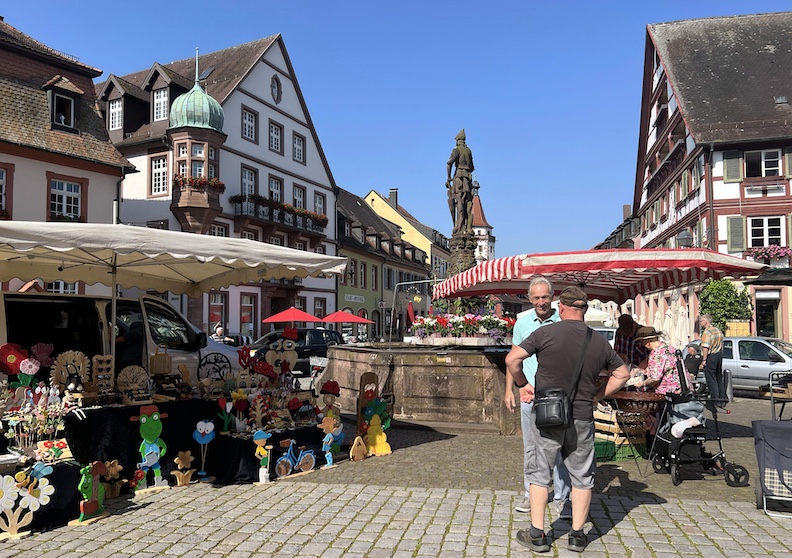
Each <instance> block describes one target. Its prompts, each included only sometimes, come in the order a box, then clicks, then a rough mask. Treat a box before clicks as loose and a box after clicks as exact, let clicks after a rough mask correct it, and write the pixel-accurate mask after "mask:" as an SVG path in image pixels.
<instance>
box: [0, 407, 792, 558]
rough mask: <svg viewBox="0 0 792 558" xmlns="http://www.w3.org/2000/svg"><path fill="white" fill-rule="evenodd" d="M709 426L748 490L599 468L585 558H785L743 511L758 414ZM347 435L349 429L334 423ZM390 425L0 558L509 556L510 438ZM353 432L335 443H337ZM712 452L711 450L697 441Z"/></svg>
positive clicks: (769, 525) (520, 518)
mask: <svg viewBox="0 0 792 558" xmlns="http://www.w3.org/2000/svg"><path fill="white" fill-rule="evenodd" d="M731 409H732V414H731V415H722V417H723V420H722V427H723V435H724V440H723V444H724V449H725V450H726V456H727V458H728V459H729V460H730V461H734V462H737V463H740V464H742V465H744V466H745V467H747V468H748V470H749V471H750V473H751V477H752V482H751V484H752V486H751V487H747V488H730V487H728V486H727V485H726V483H725V482H724V480H723V477H722V476H708V475H707V476H702V475H701V474H700V473H696V472H695V471H690V472H689V473H688V474H686V475H685V476H684V477H683V478H684V480H683V482H682V484H681V485H679V486H673V485H672V483H671V480H670V477H669V475H667V474H656V473H654V472H652V470H651V467H650V466H649V464H648V463H647V462H645V461H642V462H639V463H635V462H631V461H629V462H618V463H613V462H612V463H605V464H600V467H599V473H598V478H597V490H596V492H595V495H594V499H593V503H592V508H591V513H590V522H589V523H588V524H587V525H586V531H587V532H588V533H589V539H590V540H591V543H590V544H589V547H588V549H587V550H586V552H585V555H586V556H594V557H596V556H603V557H604V556H612V557H637V558H643V557H669V558H670V557H672V556H704V557H721V556H722V557H729V558H731V557H736V556H774V557H778V558H780V557H792V548H790V546H791V545H792V536H790V535H789V532H790V527H791V526H792V519H778V518H771V517H768V516H766V515H765V514H764V513H763V512H762V511H760V510H757V509H756V506H755V503H754V491H753V482H755V481H756V480H758V479H757V477H756V458H755V454H754V450H753V437H752V434H751V431H750V421H751V420H752V419H756V418H769V417H770V411H769V403H768V402H766V401H761V400H750V399H740V400H737V401H735V403H734V404H732V405H731ZM347 426H348V425H347ZM444 430H445V431H444V432H440V431H437V430H429V429H419V428H415V427H411V428H403V427H400V426H399V425H397V426H394V427H393V428H392V429H390V430H389V431H388V434H389V442H390V443H391V444H392V447H393V449H394V453H393V454H392V455H390V456H387V457H377V458H370V459H367V460H365V461H362V462H359V463H352V462H349V461H342V462H341V463H340V464H339V466H338V467H336V468H333V469H330V470H317V471H314V472H313V473H310V474H308V475H303V476H300V477H295V478H290V479H285V480H282V481H278V482H273V483H270V484H268V485H265V486H241V485H235V486H226V487H220V488H216V487H212V486H209V485H194V486H191V487H189V488H174V489H172V490H168V491H162V492H155V493H149V494H142V495H137V496H136V497H134V498H132V499H127V500H120V501H116V502H114V503H112V504H110V505H109V508H110V509H112V511H113V512H114V515H112V516H110V517H108V518H107V519H104V520H102V521H99V522H97V523H94V524H92V525H88V526H80V527H62V528H58V529H55V530H53V531H49V532H43V533H34V534H33V535H31V536H30V537H28V538H25V539H22V540H19V541H6V542H4V543H0V558H2V557H4V556H18V557H31V558H32V557H36V558H39V557H58V558H72V557H83V556H90V557H92V558H93V557H96V558H101V557H104V556H112V557H126V556H136V557H140V558H146V557H150V556H194V557H200V556H218V557H219V556H227V557H276V556H277V557H289V558H294V557H309V556H310V557H314V556H316V557H319V556H321V557H328V558H331V557H336V556H347V557H361V558H362V557H397V558H402V557H403V558H408V557H420V556H432V557H454V558H457V557H464V556H481V557H510V556H530V555H532V554H533V553H532V552H531V551H529V550H527V549H525V548H523V547H522V546H520V545H519V544H518V543H517V542H516V541H515V538H514V536H515V534H516V532H517V530H519V529H522V528H526V527H527V526H528V525H529V519H528V517H527V514H523V513H518V512H514V511H513V510H514V505H515V504H516V503H517V502H518V501H519V500H520V499H521V498H522V496H521V494H520V487H521V483H522V474H521V471H522V458H521V438H520V437H519V436H512V437H500V436H498V435H497V434H487V433H477V432H475V429H472V428H457V429H456V431H457V432H456V433H454V430H455V429H454V428H453V426H450V427H449V426H447V427H446V428H445V429H444ZM351 434H352V432H347V436H350V435H351ZM710 444H712V442H710ZM547 525H548V526H550V527H551V528H552V531H551V532H550V538H551V540H552V541H553V549H552V551H551V553H550V554H549V555H550V556H570V555H573V553H571V552H569V551H568V550H567V549H566V536H567V532H568V530H569V527H570V525H569V522H568V521H565V520H560V519H558V518H557V517H556V516H555V515H554V513H550V511H548V522H547Z"/></svg>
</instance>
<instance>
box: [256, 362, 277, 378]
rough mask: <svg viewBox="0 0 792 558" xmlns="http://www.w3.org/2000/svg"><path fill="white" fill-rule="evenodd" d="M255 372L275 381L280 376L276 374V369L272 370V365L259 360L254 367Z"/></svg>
mask: <svg viewBox="0 0 792 558" xmlns="http://www.w3.org/2000/svg"><path fill="white" fill-rule="evenodd" d="M253 372H255V373H256V374H261V375H263V376H267V377H268V378H270V379H272V380H275V379H276V378H277V377H278V375H277V374H275V369H274V368H272V365H271V364H270V363H269V362H267V361H266V360H259V361H258V362H256V364H254V365H253Z"/></svg>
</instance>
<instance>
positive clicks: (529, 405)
mask: <svg viewBox="0 0 792 558" xmlns="http://www.w3.org/2000/svg"><path fill="white" fill-rule="evenodd" d="M528 298H529V300H530V301H531V303H532V304H533V310H531V311H530V312H528V313H527V314H525V315H524V316H522V317H521V318H519V319H518V320H517V323H515V324H514V333H513V334H512V344H513V345H519V344H520V343H522V342H523V341H524V340H525V339H527V338H528V336H529V335H531V333H533V332H534V331H536V330H537V329H539V328H540V327H542V326H543V325H547V324H552V323H554V322H558V321H560V320H561V318H560V316H559V315H558V311H557V310H556V309H555V308H553V307H552V305H551V303H552V301H553V285H552V284H551V283H550V281H548V280H547V279H545V278H544V277H541V276H537V277H534V278H533V279H531V284H530V285H529V287H528ZM522 366H523V372H524V373H525V377H526V378H527V379H528V383H529V384H531V385H533V383H534V378H535V376H536V368H537V366H538V364H537V361H536V356H531V357H529V358H526V359H525V360H524V361H523V365H522ZM503 402H504V403H505V404H506V407H507V408H508V409H509V410H510V411H512V412H514V407H515V401H514V379H513V378H512V376H511V374H510V373H509V372H508V371H507V372H506V393H505V394H504V396H503ZM532 411H533V393H528V392H527V390H525V389H524V388H522V389H520V425H521V427H522V435H523V452H524V456H523V473H524V474H523V482H524V485H525V497H524V498H523V500H522V502H520V503H519V504H517V506H516V507H515V508H514V509H515V510H516V511H518V512H525V513H528V512H530V511H531V503H530V502H531V501H530V499H529V497H528V489H529V487H530V486H531V484H530V483H529V482H528V480H527V478H526V477H525V472H526V471H527V470H528V458H529V452H530V450H531V449H532V448H533V446H534V443H533V441H532V440H531V437H530V428H529V427H528V426H529V424H530V420H531V412H532ZM570 490H571V481H570V479H569V471H567V468H566V465H564V460H563V459H561V455H560V454H559V456H558V459H557V460H556V466H555V469H554V472H553V507H554V509H555V512H556V513H557V514H558V517H559V518H560V519H572V504H571V502H570V501H569V493H570Z"/></svg>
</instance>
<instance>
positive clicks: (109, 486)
mask: <svg viewBox="0 0 792 558" xmlns="http://www.w3.org/2000/svg"><path fill="white" fill-rule="evenodd" d="M104 465H105V473H104V474H103V475H102V477H103V479H102V485H103V486H104V489H105V500H112V499H113V498H118V497H119V496H120V495H121V489H122V488H123V487H124V485H125V484H126V483H127V482H128V481H127V480H126V479H122V478H121V471H122V470H123V469H124V467H123V466H122V465H120V464H119V463H118V459H113V460H112V461H105V463H104Z"/></svg>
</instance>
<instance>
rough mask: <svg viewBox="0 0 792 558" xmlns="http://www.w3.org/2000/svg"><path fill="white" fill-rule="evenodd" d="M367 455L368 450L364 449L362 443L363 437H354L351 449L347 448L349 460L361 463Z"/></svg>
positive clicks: (364, 446) (364, 445)
mask: <svg viewBox="0 0 792 558" xmlns="http://www.w3.org/2000/svg"><path fill="white" fill-rule="evenodd" d="M367 454H368V450H367V449H366V444H365V442H363V437H362V436H355V441H354V442H352V447H351V448H349V460H350V461H363V460H364V459H366V456H367Z"/></svg>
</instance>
